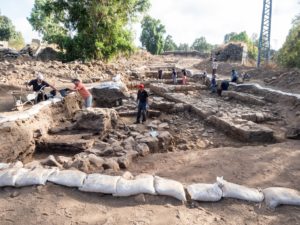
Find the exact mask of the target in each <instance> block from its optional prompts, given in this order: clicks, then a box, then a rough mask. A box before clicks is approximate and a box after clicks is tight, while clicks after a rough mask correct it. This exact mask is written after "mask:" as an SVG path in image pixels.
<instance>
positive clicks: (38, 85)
mask: <svg viewBox="0 0 300 225" xmlns="http://www.w3.org/2000/svg"><path fill="white" fill-rule="evenodd" d="M26 85H27V87H28V86H32V90H33V91H35V92H38V96H37V102H40V101H43V100H47V95H45V93H44V89H45V87H51V88H52V89H53V90H54V91H56V88H55V87H54V86H52V85H50V84H48V83H47V82H46V81H44V76H43V75H42V74H41V73H39V74H38V75H37V77H36V79H34V80H31V81H29V82H28V83H26Z"/></svg>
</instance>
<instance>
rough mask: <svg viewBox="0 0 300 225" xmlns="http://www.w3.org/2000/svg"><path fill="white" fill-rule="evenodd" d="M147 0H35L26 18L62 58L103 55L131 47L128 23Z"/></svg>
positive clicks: (83, 58) (144, 9)
mask: <svg viewBox="0 0 300 225" xmlns="http://www.w3.org/2000/svg"><path fill="white" fill-rule="evenodd" d="M149 6H150V3H149V0H122V1H116V0H113V1H108V0H35V4H34V7H33V9H32V12H31V15H30V17H29V18H28V21H29V22H30V23H31V25H32V26H33V28H34V30H36V31H38V32H40V33H41V34H42V35H43V39H44V40H46V41H48V42H49V43H55V44H58V46H59V47H60V49H61V50H62V52H63V53H64V54H63V55H64V57H65V58H64V59H65V60H68V61H70V60H75V59H82V60H86V59H105V60H108V59H110V58H112V57H114V56H115V55H117V54H118V53H120V52H123V53H131V52H132V51H133V50H134V46H133V38H132V32H131V31H130V30H129V28H128V27H129V26H128V25H129V24H130V23H131V22H133V21H135V20H136V19H137V18H138V16H139V14H140V13H143V12H145V11H146V10H147V9H148V8H149Z"/></svg>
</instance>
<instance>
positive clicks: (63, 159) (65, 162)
mask: <svg viewBox="0 0 300 225" xmlns="http://www.w3.org/2000/svg"><path fill="white" fill-rule="evenodd" d="M0 63H1V82H2V83H1V94H2V97H1V98H2V99H1V114H0V131H1V136H0V143H1V151H0V159H1V164H0V168H1V170H0V186H1V187H2V190H1V192H0V195H1V196H2V199H3V200H0V201H3V202H5V204H8V205H11V206H13V205H15V204H16V203H17V204H20V207H21V208H18V207H19V206H16V207H17V210H16V209H13V210H12V212H11V215H17V214H18V213H20V212H18V211H19V210H22V211H23V213H27V212H28V213H31V214H32V215H34V216H37V217H38V218H39V219H40V220H42V219H43V218H44V217H45V216H43V215H44V214H43V212H44V211H43V210H45V212H44V213H45V214H46V215H47V216H46V217H48V220H47V221H48V223H49V224H51V223H52V222H51V221H52V220H56V221H62V220H63V218H65V216H66V217H67V218H72V219H75V221H76V220H79V221H80V218H81V216H83V215H85V214H86V213H87V214H88V215H89V216H94V215H93V214H91V212H90V210H96V211H97V210H98V211H99V210H100V214H101V215H99V216H98V217H99V218H102V219H103V221H104V222H105V221H106V220H107V219H105V218H108V216H109V217H112V219H111V220H112V221H117V220H114V219H113V217H115V216H116V215H118V218H119V220H120V221H126V218H127V217H126V218H124V217H123V216H120V215H122V214H123V213H125V214H130V217H134V215H132V213H133V212H132V210H134V212H135V213H136V216H138V217H139V216H140V214H143V215H144V217H143V218H141V220H142V221H144V220H145V219H147V218H148V219H149V218H153V216H154V217H155V218H156V217H157V218H156V219H158V218H160V217H161V216H162V213H171V214H172V215H173V214H174V218H173V216H170V217H169V218H167V221H169V222H167V223H168V224H176V222H175V221H176V220H179V221H182V224H190V223H189V222H188V221H190V220H193V221H198V219H197V218H201V220H204V221H206V222H205V224H206V223H207V224H210V222H211V221H213V222H214V223H216V224H232V218H230V217H229V215H228V214H229V213H230V212H231V211H232V210H235V211H236V214H235V215H234V217H235V218H234V221H236V224H242V223H243V222H242V221H244V218H245V217H247V219H248V220H249V221H250V224H260V223H261V224H262V223H263V222H262V221H266V220H267V221H268V224H279V222H278V221H280V223H281V224H294V221H298V218H299V209H298V208H297V205H299V203H300V195H299V192H298V191H297V189H299V179H298V176H299V165H298V164H299V163H298V161H299V157H300V155H299V142H298V141H297V139H299V137H300V132H299V129H298V128H297V124H298V122H299V105H300V104H299V103H300V95H298V94H293V93H292V92H289V90H282V91H281V90H279V89H278V88H276V84H274V85H273V86H272V85H268V83H267V80H266V77H264V78H265V80H262V79H261V77H259V75H256V76H255V75H254V76H253V77H252V78H251V79H252V80H251V82H250V81H249V82H244V83H240V84H236V83H230V85H229V87H228V90H226V91H222V93H220V95H218V94H217V93H211V91H210V78H209V76H205V74H203V72H202V71H205V70H206V67H207V66H208V65H209V63H210V62H209V60H207V59H201V58H197V57H196V58H195V57H183V56H152V55H150V54H148V53H146V52H144V51H140V52H138V53H136V54H135V55H134V56H132V57H131V58H129V59H125V58H122V59H120V60H119V61H117V62H116V63H101V62H90V63H80V62H72V63H60V62H57V61H47V62H42V61H37V60H28V59H23V58H20V59H17V60H15V59H14V60H4V61H2V62H0ZM240 67H241V68H240V69H241V70H242V69H243V70H245V71H246V70H249V68H247V67H245V66H240ZM174 68H175V70H176V71H178V73H179V74H180V73H182V71H183V70H186V71H187V74H188V75H187V76H188V82H187V83H186V84H182V80H181V79H180V78H179V79H178V80H177V84H174V82H173V80H172V70H173V69H174ZM227 68H229V65H228V63H225V62H224V63H220V73H224V74H226V69H227ZM159 70H162V71H163V77H162V79H158V72H157V71H159ZM222 70H224V71H222ZM36 71H43V76H44V77H46V79H47V82H49V83H51V84H55V86H56V88H57V89H58V90H59V89H61V90H67V89H66V88H72V86H73V84H72V76H74V74H72V73H70V71H76V75H77V76H78V77H79V78H80V79H81V80H82V82H83V83H84V85H85V86H86V87H87V89H88V90H89V91H90V93H91V94H92V96H93V101H92V107H89V108H86V107H84V102H83V100H82V98H81V97H80V95H79V94H78V93H76V92H69V93H68V94H65V93H63V92H61V91H60V92H58V94H57V95H56V96H54V97H51V98H49V99H48V100H45V101H41V102H39V103H35V104H31V103H27V104H25V103H26V102H25V103H24V104H23V105H22V107H16V104H17V103H18V102H17V103H16V93H20V92H22V91H23V90H25V89H24V87H23V86H22V84H23V83H24V82H26V81H27V80H30V79H32V78H35V74H36ZM252 72H253V74H254V73H255V72H258V71H252ZM272 73H273V75H272V76H273V77H272V81H274V80H275V78H276V80H277V79H278V81H280V76H279V77H277V76H276V75H274V74H275V72H272ZM275 76H276V77H275ZM179 77H180V76H179ZM224 77H225V76H224ZM221 79H224V78H222V77H220V80H221ZM140 84H143V85H144V87H145V90H146V91H147V93H148V104H149V107H148V108H147V120H146V121H143V122H142V121H141V122H142V123H136V118H137V111H138V103H137V92H138V89H139V86H140ZM272 84H273V83H272ZM23 97H24V96H21V95H20V96H19V98H20V99H19V100H20V101H23V100H22V98H23ZM17 100H18V99H17ZM23 102H24V101H23ZM99 194H100V195H99ZM7 196H9V197H7ZM7 198H8V199H7ZM3 204H4V203H3ZM34 204H37V205H45V206H44V207H45V208H44V207H42V208H39V207H38V209H36V208H35V209H34V210H33V209H32V210H33V212H29V211H30V210H31V209H30V207H31V205H34ZM73 204H76V206H75V205H74V206H73ZM3 207H4V206H1V207H0V208H3ZM63 207H66V208H65V209H62V208H63ZM69 207H70V208H69ZM95 207H96V208H95ZM94 208H95V209H94ZM275 208H276V209H275ZM28 210H29V211H28ZM40 210H41V211H40ZM53 210H54V211H53ZM77 210H79V211H77ZM145 210H146V211H145ZM98 211H97V212H98ZM153 211H155V213H154V214H155V215H153ZM56 213H57V214H56ZM52 214H53V215H56V216H53V217H52V216H50V215H52ZM119 214H120V215H119ZM157 214H158V215H157ZM80 215H81V216H80ZM98 217H97V218H98ZM128 217H129V216H128ZM86 220H88V218H86ZM173 220H174V221H173ZM239 221H240V222H239ZM57 224H61V223H60V222H58V223H57ZM92 224H93V223H92ZM95 224H97V223H95ZM100 224H101V223H100ZM103 224H114V223H103ZM125 224H126V223H125ZM141 224H151V223H146V222H145V223H141ZM197 224H198V223H197Z"/></svg>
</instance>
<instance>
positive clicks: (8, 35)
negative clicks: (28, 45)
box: [0, 15, 25, 49]
mask: <svg viewBox="0 0 300 225" xmlns="http://www.w3.org/2000/svg"><path fill="white" fill-rule="evenodd" d="M0 40H1V41H8V44H9V46H10V47H13V48H16V49H21V48H22V47H24V45H25V42H24V38H23V36H22V34H21V33H20V32H17V31H16V28H15V26H14V25H13V23H12V21H11V20H10V19H9V18H8V17H6V16H1V15H0Z"/></svg>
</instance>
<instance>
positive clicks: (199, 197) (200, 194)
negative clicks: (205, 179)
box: [187, 183, 223, 202]
mask: <svg viewBox="0 0 300 225" xmlns="http://www.w3.org/2000/svg"><path fill="white" fill-rule="evenodd" d="M187 191H188V193H189V195H190V196H191V198H192V200H196V201H203V202H217V201H220V200H221V198H222V194H223V193H222V190H221V188H220V187H219V185H218V183H215V184H192V185H189V186H188V187H187Z"/></svg>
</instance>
